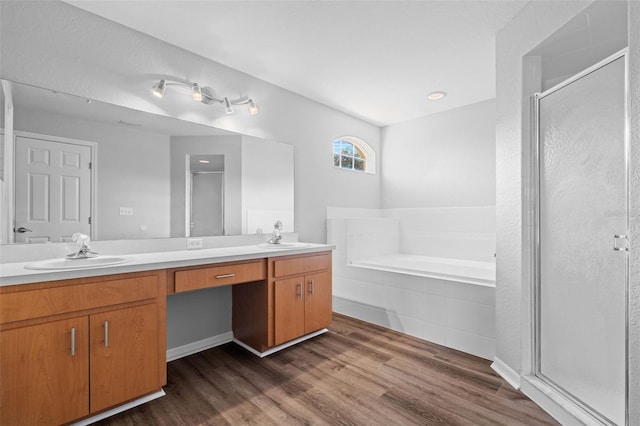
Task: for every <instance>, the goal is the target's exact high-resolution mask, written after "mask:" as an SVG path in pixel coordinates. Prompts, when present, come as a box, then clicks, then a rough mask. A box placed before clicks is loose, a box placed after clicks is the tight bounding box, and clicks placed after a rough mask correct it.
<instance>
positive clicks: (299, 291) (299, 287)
mask: <svg viewBox="0 0 640 426" xmlns="http://www.w3.org/2000/svg"><path fill="white" fill-rule="evenodd" d="M297 296H298V297H302V282H299V283H298V293H297Z"/></svg>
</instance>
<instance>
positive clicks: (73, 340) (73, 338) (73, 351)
mask: <svg viewBox="0 0 640 426" xmlns="http://www.w3.org/2000/svg"><path fill="white" fill-rule="evenodd" d="M71 356H76V329H75V327H72V328H71Z"/></svg>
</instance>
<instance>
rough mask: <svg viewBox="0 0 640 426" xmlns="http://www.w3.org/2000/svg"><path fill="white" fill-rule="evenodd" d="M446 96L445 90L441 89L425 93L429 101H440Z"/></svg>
mask: <svg viewBox="0 0 640 426" xmlns="http://www.w3.org/2000/svg"><path fill="white" fill-rule="evenodd" d="M445 96H447V92H443V91H441V90H438V91H436V92H431V93H429V94H428V95H427V99H429V100H430V101H440V100H442V99H444V97H445Z"/></svg>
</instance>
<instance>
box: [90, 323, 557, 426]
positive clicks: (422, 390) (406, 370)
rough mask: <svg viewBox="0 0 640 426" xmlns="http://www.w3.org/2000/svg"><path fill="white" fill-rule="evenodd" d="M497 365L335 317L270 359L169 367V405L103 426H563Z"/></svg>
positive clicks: (221, 357) (233, 355) (233, 348)
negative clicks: (500, 373) (494, 367)
mask: <svg viewBox="0 0 640 426" xmlns="http://www.w3.org/2000/svg"><path fill="white" fill-rule="evenodd" d="M489 365H490V361H487V360H485V359H482V358H478V357H475V356H473V355H469V354H466V353H463V352H459V351H456V350H453V349H449V348H445V347H443V346H439V345H436V344H434V343H430V342H426V341H424V340H421V339H416V338H413V337H410V336H407V335H404V334H402V333H398V332H395V331H391V330H388V329H385V328H382V327H378V326H376V325H372V324H369V323H366V322H362V321H359V320H355V319H353V318H349V317H346V316H342V315H338V314H334V317H333V323H332V324H331V326H330V327H329V332H327V333H325V334H323V335H321V336H318V337H315V338H313V339H311V340H308V341H306V342H303V343H301V344H298V345H296V346H294V347H291V348H288V349H285V350H282V351H280V352H278V353H275V354H273V355H270V356H268V357H265V358H262V359H260V358H258V357H256V356H255V355H252V354H250V353H249V352H247V351H245V350H244V349H242V348H241V347H239V346H237V345H235V344H233V343H228V344H225V345H222V346H219V347H216V348H213V349H209V350H206V351H203V352H200V353H197V354H194V355H191V356H188V357H185V358H181V359H179V360H176V361H172V362H170V363H169V364H168V367H167V368H168V384H167V386H166V387H165V388H164V389H165V392H166V393H167V395H166V396H164V397H162V398H159V399H157V400H154V401H152V402H149V403H147V404H144V405H141V406H139V407H136V408H133V409H131V410H128V411H126V412H124V413H121V414H118V415H116V416H113V417H110V418H108V419H105V420H103V421H102V422H100V424H101V425H113V426H116V425H303V424H311V425H385V426H388V425H556V424H558V423H557V422H556V421H554V420H553V418H551V417H550V416H549V415H548V414H547V413H545V412H544V411H543V410H542V409H541V408H539V407H538V406H537V405H535V404H534V403H533V402H531V401H530V400H529V399H528V398H527V397H526V396H525V395H523V394H522V393H520V392H518V391H516V390H514V389H513V388H512V387H511V386H510V385H509V384H507V383H506V382H505V381H504V380H503V379H501V378H500V377H499V376H498V375H497V374H495V373H494V372H493V370H491V368H490V367H489Z"/></svg>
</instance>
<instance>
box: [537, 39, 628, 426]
mask: <svg viewBox="0 0 640 426" xmlns="http://www.w3.org/2000/svg"><path fill="white" fill-rule="evenodd" d="M620 58H623V59H624V101H623V102H624V123H625V124H624V126H625V128H624V185H625V187H624V193H625V194H626V196H625V209H624V210H625V214H626V220H625V222H626V223H625V226H626V229H625V231H624V232H625V235H629V230H630V216H631V215H630V198H629V197H630V192H629V95H628V93H629V87H628V85H629V82H628V68H629V67H628V63H629V58H628V48H625V49H622V50H620V51H619V52H616V53H615V54H613V55H611V56H609V57H607V58H605V59H603V60H602V61H600V62H598V63H596V64H594V65H592V66H591V67H589V68H587V69H585V70H583V71H581V72H580V73H578V74H576V75H574V76H572V77H570V78H568V79H566V80H564V81H562V82H561V83H559V84H557V85H555V86H553V87H551V88H549V89H547V90H546V91H544V92H540V93H534V94H533V95H532V101H533V115H534V117H533V141H534V153H533V154H534V155H533V161H534V167H533V182H534V188H533V190H534V191H533V192H534V193H533V200H534V215H533V216H534V223H533V225H534V233H533V236H534V241H533V242H534V250H533V255H534V256H533V257H534V259H533V294H532V296H533V297H532V305H533V306H532V312H533V322H532V327H533V345H532V361H533V363H532V366H533V372H534V374H535V376H536V377H537V378H538V379H540V380H541V381H542V382H543V383H544V384H545V385H546V386H549V387H550V388H551V389H553V390H555V391H556V392H559V393H560V394H561V395H562V396H563V397H564V398H566V399H568V400H569V401H571V402H572V403H573V404H574V405H575V406H577V407H578V408H579V409H581V410H582V411H583V412H584V413H586V414H587V415H588V416H590V417H591V418H592V419H593V420H595V421H597V422H599V423H601V424H605V425H612V426H615V424H614V423H612V422H611V421H609V419H607V418H606V417H604V416H602V415H601V414H600V413H598V412H597V411H595V410H594V409H592V408H591V407H590V406H589V405H587V404H586V403H584V402H583V401H581V400H580V399H578V398H576V397H575V396H573V395H572V394H571V393H569V392H568V391H566V390H565V389H563V388H562V387H560V386H558V385H556V384H555V383H554V382H553V381H552V380H551V379H549V378H548V377H546V376H545V375H544V374H542V372H541V349H540V342H541V335H540V333H541V326H540V321H541V313H540V305H541V296H540V287H541V275H542V271H541V245H540V202H541V200H540V195H541V194H540V192H541V191H540V186H541V182H540V178H541V176H540V167H541V165H542V164H541V158H540V154H541V153H540V100H541V99H543V98H545V97H546V96H548V95H550V94H552V93H555V92H557V91H558V90H560V89H562V88H564V87H566V86H568V85H570V84H572V83H574V82H576V81H578V80H580V79H582V78H583V77H585V76H587V75H589V74H591V73H593V72H595V71H597V70H599V69H601V68H603V67H605V66H606V65H609V64H610V63H612V62H614V61H616V60H618V59H620ZM629 246H630V245H629ZM624 305H625V351H624V352H625V424H626V425H628V424H629V350H630V348H629V255H628V252H626V253H625V301H624Z"/></svg>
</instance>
